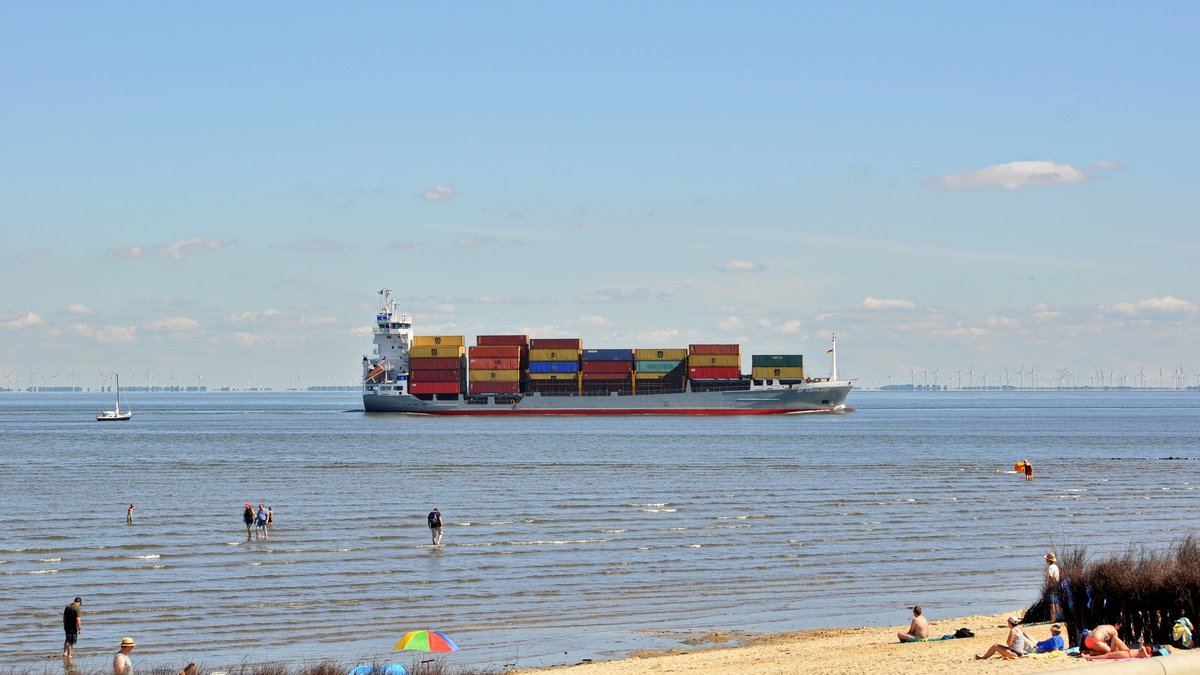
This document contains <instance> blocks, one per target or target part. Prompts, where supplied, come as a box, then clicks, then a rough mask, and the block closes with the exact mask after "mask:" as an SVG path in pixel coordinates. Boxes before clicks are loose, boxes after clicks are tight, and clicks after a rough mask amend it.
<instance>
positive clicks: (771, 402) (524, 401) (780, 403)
mask: <svg viewBox="0 0 1200 675" xmlns="http://www.w3.org/2000/svg"><path fill="white" fill-rule="evenodd" d="M851 388H852V384H851V383H850V382H825V383H820V384H807V385H802V386H797V387H794V388H787V389H750V390H741V391H720V392H685V393H678V394H642V395H636V396H544V395H539V394H526V395H525V396H523V397H521V398H520V400H518V401H515V402H514V401H503V402H497V401H496V399H494V398H489V399H474V400H468V399H466V398H465V397H464V398H460V399H456V400H441V401H426V400H422V399H419V398H417V397H415V396H411V395H407V394H379V393H370V392H368V393H364V394H363V408H364V409H365V410H366V411H367V412H371V413H376V412H379V413H382V412H392V413H411V414H424V415H780V414H789V413H839V412H849V411H850V410H852V409H851V408H847V407H846V405H845V401H846V396H847V395H848V394H849V393H850V389H851Z"/></svg>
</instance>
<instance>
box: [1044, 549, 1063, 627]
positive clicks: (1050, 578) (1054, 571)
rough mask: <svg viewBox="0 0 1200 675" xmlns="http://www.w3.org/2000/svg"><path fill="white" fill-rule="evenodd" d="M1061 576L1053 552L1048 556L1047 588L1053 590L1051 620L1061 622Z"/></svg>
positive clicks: (1051, 593) (1056, 558)
mask: <svg viewBox="0 0 1200 675" xmlns="http://www.w3.org/2000/svg"><path fill="white" fill-rule="evenodd" d="M1059 576H1060V574H1059V571H1058V557H1057V556H1055V555H1054V552H1053V551H1051V552H1050V553H1047V554H1046V586H1047V587H1049V588H1051V589H1053V590H1051V591H1050V620H1051V621H1058V620H1059V611H1058V582H1059Z"/></svg>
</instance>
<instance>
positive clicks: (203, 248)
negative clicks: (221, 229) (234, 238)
mask: <svg viewBox="0 0 1200 675" xmlns="http://www.w3.org/2000/svg"><path fill="white" fill-rule="evenodd" d="M224 246H225V242H223V241H221V240H220V239H203V238H201V237H192V238H191V239H180V240H179V241H176V242H173V243H170V244H164V245H162V246H159V247H158V255H159V256H160V257H163V258H167V259H169V260H182V259H183V254H185V253H204V252H209V251H219V250H221V248H222V247H224Z"/></svg>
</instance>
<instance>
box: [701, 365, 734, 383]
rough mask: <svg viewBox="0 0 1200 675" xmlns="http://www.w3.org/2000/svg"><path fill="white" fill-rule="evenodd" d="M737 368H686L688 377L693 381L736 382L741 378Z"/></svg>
mask: <svg viewBox="0 0 1200 675" xmlns="http://www.w3.org/2000/svg"><path fill="white" fill-rule="evenodd" d="M741 370H742V369H741V368H738V367H737V366H734V367H727V366H694V367H689V368H688V377H690V378H692V379H693V380H736V379H738V378H740V377H741V376H742V372H741Z"/></svg>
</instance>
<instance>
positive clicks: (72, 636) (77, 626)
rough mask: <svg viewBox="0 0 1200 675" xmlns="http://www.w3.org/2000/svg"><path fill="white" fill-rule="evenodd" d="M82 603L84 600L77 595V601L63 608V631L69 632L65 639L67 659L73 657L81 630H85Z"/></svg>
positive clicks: (64, 648)
mask: <svg viewBox="0 0 1200 675" xmlns="http://www.w3.org/2000/svg"><path fill="white" fill-rule="evenodd" d="M82 604H83V600H82V599H80V598H78V597H76V598H75V601H74V602H72V603H71V604H69V605H67V607H66V609H64V610H63V631H64V632H65V633H66V634H67V639H66V640H64V641H63V658H65V659H69V658H71V651H72V650H73V649H74V648H75V640H76V639H78V638H79V631H81V630H83V610H82V609H81V607H80V606H81V605H82Z"/></svg>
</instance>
